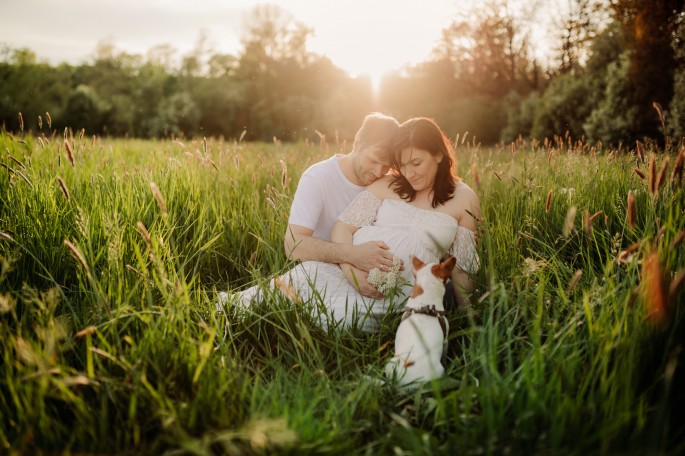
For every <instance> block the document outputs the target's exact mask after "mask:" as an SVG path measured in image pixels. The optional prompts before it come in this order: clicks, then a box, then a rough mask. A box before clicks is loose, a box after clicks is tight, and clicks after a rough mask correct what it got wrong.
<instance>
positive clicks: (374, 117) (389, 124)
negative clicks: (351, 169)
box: [352, 112, 400, 151]
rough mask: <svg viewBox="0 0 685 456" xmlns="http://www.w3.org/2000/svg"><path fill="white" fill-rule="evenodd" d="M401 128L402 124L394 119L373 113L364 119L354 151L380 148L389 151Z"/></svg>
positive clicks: (355, 140)
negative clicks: (374, 147) (373, 147)
mask: <svg viewBox="0 0 685 456" xmlns="http://www.w3.org/2000/svg"><path fill="white" fill-rule="evenodd" d="M399 127H400V124H399V122H398V121H397V119H395V118H394V117H390V116H386V115H385V114H381V113H380V112H374V113H371V114H369V115H367V116H366V117H364V122H362V126H361V127H359V130H357V134H356V135H355V136H354V144H353V145H352V149H353V150H355V151H356V150H359V149H361V148H364V147H369V146H380V147H382V148H383V149H386V150H388V151H389V150H390V148H391V146H392V142H393V140H394V138H395V133H397V129H398V128H399Z"/></svg>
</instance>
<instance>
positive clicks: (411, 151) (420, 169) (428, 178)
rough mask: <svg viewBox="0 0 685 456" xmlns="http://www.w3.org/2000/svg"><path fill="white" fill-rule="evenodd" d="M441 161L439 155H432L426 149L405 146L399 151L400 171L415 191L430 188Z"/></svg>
mask: <svg viewBox="0 0 685 456" xmlns="http://www.w3.org/2000/svg"><path fill="white" fill-rule="evenodd" d="M441 161H442V156H441V155H438V156H433V155H431V153H430V152H428V151H427V150H424V149H417V148H415V147H407V148H405V149H403V150H402V152H400V173H402V175H403V176H404V177H405V179H407V181H409V184H410V185H411V186H412V188H413V189H414V191H416V192H417V193H418V192H421V191H423V190H431V189H432V188H433V184H434V183H435V175H436V174H437V173H438V163H440V162H441Z"/></svg>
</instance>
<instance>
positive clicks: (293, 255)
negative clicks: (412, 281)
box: [284, 113, 399, 297]
mask: <svg viewBox="0 0 685 456" xmlns="http://www.w3.org/2000/svg"><path fill="white" fill-rule="evenodd" d="M398 127H399V123H398V122H397V120H395V119H394V118H392V117H389V116H386V115H383V114H379V113H374V114H369V115H368V116H366V117H365V118H364V122H363V123H362V126H361V127H360V128H359V130H358V131H357V134H356V135H355V138H354V143H353V144H352V151H351V152H350V153H348V154H347V155H334V156H333V157H330V158H329V159H327V160H324V161H321V162H319V163H316V164H314V165H312V166H310V167H309V168H308V169H307V170H306V171H305V172H304V173H303V174H302V177H301V178H300V182H299V183H298V185H297V190H296V192H295V197H294V198H293V203H292V206H291V208H290V217H289V219H288V228H287V230H286V232H285V238H284V246H285V252H286V255H287V256H288V258H290V259H293V260H300V261H323V262H326V263H338V264H343V263H347V264H350V265H352V271H353V272H354V277H355V278H356V280H357V284H356V285H357V287H358V288H359V291H360V292H361V294H363V295H365V296H368V297H374V296H377V295H378V290H376V288H374V287H373V286H372V285H370V284H369V283H368V282H367V281H366V279H365V277H366V273H367V272H368V271H369V270H370V269H373V268H381V269H382V268H383V267H387V268H390V267H392V264H393V262H392V259H393V254H392V252H389V251H388V246H387V245H386V244H385V243H384V242H381V241H373V242H367V243H364V244H360V245H354V246H350V245H342V244H336V243H333V242H330V233H331V229H332V228H333V225H334V224H335V221H336V220H337V218H338V215H339V214H340V213H341V212H342V211H343V210H344V209H345V208H346V207H347V205H348V204H349V203H350V202H351V201H352V200H353V199H354V198H355V197H356V196H357V195H358V194H359V193H360V192H362V191H363V190H364V187H366V186H367V185H369V184H371V183H372V182H374V181H375V180H376V179H378V178H380V177H381V176H383V175H385V174H386V173H387V172H388V170H389V169H390V158H391V156H390V154H391V150H390V149H391V145H392V141H393V139H394V136H395V133H396V131H397V129H398Z"/></svg>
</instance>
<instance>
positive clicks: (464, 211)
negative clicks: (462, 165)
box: [449, 181, 481, 229]
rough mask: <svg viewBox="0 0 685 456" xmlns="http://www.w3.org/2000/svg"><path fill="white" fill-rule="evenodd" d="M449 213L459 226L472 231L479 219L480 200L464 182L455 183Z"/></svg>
mask: <svg viewBox="0 0 685 456" xmlns="http://www.w3.org/2000/svg"><path fill="white" fill-rule="evenodd" d="M449 205H450V212H452V213H453V214H454V217H455V218H456V219H457V221H458V222H459V225H460V226H466V227H468V228H471V229H473V226H474V225H475V222H476V220H474V218H475V219H480V217H481V213H480V199H479V198H478V195H477V194H476V192H475V191H473V189H472V188H471V187H469V185H468V184H467V183H465V182H464V181H459V182H457V183H456V187H455V188H454V195H453V196H452V199H451V200H450V201H449Z"/></svg>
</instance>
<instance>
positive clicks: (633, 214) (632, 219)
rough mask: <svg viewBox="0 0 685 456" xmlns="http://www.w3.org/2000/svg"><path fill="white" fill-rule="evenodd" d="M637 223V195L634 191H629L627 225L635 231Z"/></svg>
mask: <svg viewBox="0 0 685 456" xmlns="http://www.w3.org/2000/svg"><path fill="white" fill-rule="evenodd" d="M636 222H637V204H636V203H635V195H633V191H632V190H629V191H628V206H627V209H626V223H627V224H628V227H629V228H630V229H631V230H632V229H635V223H636Z"/></svg>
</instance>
